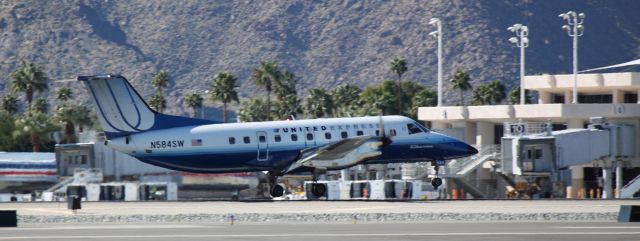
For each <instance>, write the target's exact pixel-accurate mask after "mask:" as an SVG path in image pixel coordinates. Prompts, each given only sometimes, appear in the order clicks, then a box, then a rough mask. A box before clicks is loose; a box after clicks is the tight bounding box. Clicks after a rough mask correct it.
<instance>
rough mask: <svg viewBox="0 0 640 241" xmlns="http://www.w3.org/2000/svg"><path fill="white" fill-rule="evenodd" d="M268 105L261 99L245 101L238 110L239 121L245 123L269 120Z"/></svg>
mask: <svg viewBox="0 0 640 241" xmlns="http://www.w3.org/2000/svg"><path fill="white" fill-rule="evenodd" d="M266 109H267V104H266V103H265V102H264V101H263V100H262V99H261V98H252V99H250V100H248V101H243V102H242V104H241V105H240V108H239V109H238V119H239V120H241V121H243V122H253V121H265V120H267V118H268V115H267V112H265V110H266Z"/></svg>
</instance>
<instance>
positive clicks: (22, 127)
mask: <svg viewBox="0 0 640 241" xmlns="http://www.w3.org/2000/svg"><path fill="white" fill-rule="evenodd" d="M15 126H16V128H15V131H14V133H13V137H14V138H18V136H22V135H29V136H30V139H31V146H32V151H33V152H40V145H41V144H42V137H43V136H46V134H48V133H49V132H51V131H53V130H54V129H55V128H54V127H53V125H52V124H51V122H50V118H49V116H47V114H45V113H42V112H38V111H32V112H27V113H26V114H25V115H24V116H22V117H21V118H18V119H17V120H16V121H15Z"/></svg>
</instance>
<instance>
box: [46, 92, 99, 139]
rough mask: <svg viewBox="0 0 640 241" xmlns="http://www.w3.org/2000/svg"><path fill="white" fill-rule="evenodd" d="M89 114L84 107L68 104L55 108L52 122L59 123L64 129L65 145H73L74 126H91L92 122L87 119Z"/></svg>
mask: <svg viewBox="0 0 640 241" xmlns="http://www.w3.org/2000/svg"><path fill="white" fill-rule="evenodd" d="M89 112H90V111H89V109H88V108H87V107H86V106H82V105H78V104H75V103H69V102H66V103H63V104H62V105H59V106H58V107H57V109H56V114H55V116H54V120H56V121H57V122H59V123H60V125H61V126H62V128H63V129H64V135H65V138H66V141H67V143H73V140H74V138H75V134H76V125H77V126H83V125H84V126H86V125H90V124H91V122H92V121H91V118H90V117H89V114H88V113H89ZM81 130H82V128H81Z"/></svg>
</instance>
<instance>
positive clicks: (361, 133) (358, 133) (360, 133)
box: [356, 131, 364, 136]
mask: <svg viewBox="0 0 640 241" xmlns="http://www.w3.org/2000/svg"><path fill="white" fill-rule="evenodd" d="M356 135H358V136H361V135H364V132H362V131H357V132H356Z"/></svg>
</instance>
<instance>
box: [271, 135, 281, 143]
mask: <svg viewBox="0 0 640 241" xmlns="http://www.w3.org/2000/svg"><path fill="white" fill-rule="evenodd" d="M273 139H274V140H275V141H276V142H280V141H282V138H281V137H280V135H275V136H274V137H273Z"/></svg>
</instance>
